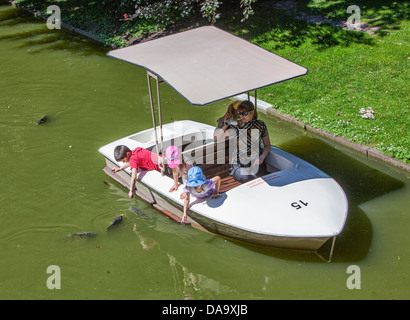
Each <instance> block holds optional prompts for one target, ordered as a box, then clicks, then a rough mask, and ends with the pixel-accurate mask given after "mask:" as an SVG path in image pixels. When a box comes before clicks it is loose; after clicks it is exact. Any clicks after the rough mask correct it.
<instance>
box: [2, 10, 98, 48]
mask: <svg viewBox="0 0 410 320" xmlns="http://www.w3.org/2000/svg"><path fill="white" fill-rule="evenodd" d="M30 24H32V25H33V27H31V28H28V27H23V28H19V26H21V25H30ZM6 26H7V27H10V33H5V34H0V41H2V40H12V41H16V42H18V43H19V46H18V48H22V49H24V48H29V49H30V52H28V53H29V54H36V53H40V52H42V51H44V50H55V51H63V50H68V51H72V52H81V54H82V55H83V56H90V55H100V56H105V54H106V50H104V46H103V45H102V44H100V43H98V42H95V41H93V40H91V39H89V38H86V37H84V36H81V35H79V34H77V33H75V32H73V31H69V30H66V29H53V30H51V29H49V28H48V27H47V25H46V21H45V20H42V19H38V18H34V17H33V16H32V15H31V14H29V13H28V12H25V11H24V10H22V9H19V8H13V7H9V8H7V10H4V11H2V12H0V27H6Z"/></svg>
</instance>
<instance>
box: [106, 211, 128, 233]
mask: <svg viewBox="0 0 410 320" xmlns="http://www.w3.org/2000/svg"><path fill="white" fill-rule="evenodd" d="M123 217H124V215H123V214H121V215H119V216H118V217H116V218H115V219H114V220H113V221H112V222H111V224H110V225H109V226H108V228H107V230H108V229H110V228H112V227H113V226H115V225H116V224H119V223H120V222H121V221H122V218H123Z"/></svg>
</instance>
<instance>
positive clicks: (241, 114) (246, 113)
mask: <svg viewBox="0 0 410 320" xmlns="http://www.w3.org/2000/svg"><path fill="white" fill-rule="evenodd" d="M249 113H250V112H249V111H244V112H238V114H239V115H240V116H244V117H246V116H247V115H248V114H249Z"/></svg>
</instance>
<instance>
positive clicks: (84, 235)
mask: <svg viewBox="0 0 410 320" xmlns="http://www.w3.org/2000/svg"><path fill="white" fill-rule="evenodd" d="M96 235H97V234H96V233H93V232H82V233H70V234H69V235H68V236H69V237H72V238H89V237H94V236H96Z"/></svg>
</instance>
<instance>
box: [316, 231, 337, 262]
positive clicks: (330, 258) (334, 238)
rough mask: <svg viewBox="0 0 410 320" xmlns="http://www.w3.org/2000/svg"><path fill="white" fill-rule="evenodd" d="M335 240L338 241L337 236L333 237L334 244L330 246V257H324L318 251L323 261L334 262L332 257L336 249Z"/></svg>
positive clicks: (317, 253)
mask: <svg viewBox="0 0 410 320" xmlns="http://www.w3.org/2000/svg"><path fill="white" fill-rule="evenodd" d="M335 242H336V236H334V237H333V239H332V246H331V248H330V253H329V259H327V260H326V259H325V258H324V257H322V255H321V254H320V253H319V252H317V251H316V255H318V256H319V258H321V259H322V260H323V261H325V262H328V263H329V262H332V257H333V251H334V249H335Z"/></svg>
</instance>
